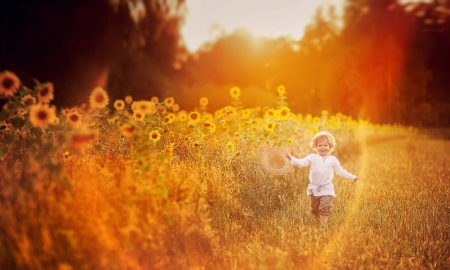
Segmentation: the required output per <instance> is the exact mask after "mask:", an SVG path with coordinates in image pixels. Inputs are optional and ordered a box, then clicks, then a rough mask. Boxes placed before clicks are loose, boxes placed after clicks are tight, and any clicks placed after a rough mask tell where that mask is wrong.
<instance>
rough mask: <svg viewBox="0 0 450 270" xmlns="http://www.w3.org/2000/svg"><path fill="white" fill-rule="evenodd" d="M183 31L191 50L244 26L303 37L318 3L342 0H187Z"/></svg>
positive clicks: (257, 32)
mask: <svg viewBox="0 0 450 270" xmlns="http://www.w3.org/2000/svg"><path fill="white" fill-rule="evenodd" d="M186 3H187V7H188V15H187V17H186V22H185V25H184V27H183V28H182V35H183V38H184V41H185V43H186V46H187V48H188V50H189V51H190V52H195V51H196V50H197V49H198V48H199V47H200V46H201V45H202V44H203V43H205V42H207V41H208V40H214V38H216V37H217V36H218V35H219V34H221V33H227V34H228V33H231V32H233V31H234V30H236V29H242V28H245V29H246V30H247V31H249V32H250V33H252V34H253V35H255V36H264V37H279V36H289V37H291V38H293V39H300V38H301V37H302V36H303V32H304V29H305V26H306V25H307V24H308V23H309V22H311V21H312V18H313V16H314V14H315V12H316V9H317V7H318V6H319V5H323V4H325V5H326V4H330V3H332V4H336V3H337V4H339V3H341V0H227V1H223V0H187V1H186Z"/></svg>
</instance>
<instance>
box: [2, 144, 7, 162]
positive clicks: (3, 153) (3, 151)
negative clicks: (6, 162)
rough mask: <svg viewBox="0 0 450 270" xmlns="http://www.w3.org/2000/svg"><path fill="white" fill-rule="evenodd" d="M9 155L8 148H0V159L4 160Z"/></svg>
mask: <svg viewBox="0 0 450 270" xmlns="http://www.w3.org/2000/svg"><path fill="white" fill-rule="evenodd" d="M6 154H8V148H6V147H5V146H0V159H2V158H4V157H5V156H6Z"/></svg>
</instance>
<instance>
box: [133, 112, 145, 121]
mask: <svg viewBox="0 0 450 270" xmlns="http://www.w3.org/2000/svg"><path fill="white" fill-rule="evenodd" d="M133 118H134V120H135V121H138V122H142V121H144V118H145V114H143V113H142V112H139V111H138V112H134V113H133Z"/></svg>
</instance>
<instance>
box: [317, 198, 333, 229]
mask: <svg viewBox="0 0 450 270" xmlns="http://www.w3.org/2000/svg"><path fill="white" fill-rule="evenodd" d="M332 205H333V196H321V197H320V206H319V213H320V222H321V223H322V226H324V227H328V218H329V217H330V215H331V207H332Z"/></svg>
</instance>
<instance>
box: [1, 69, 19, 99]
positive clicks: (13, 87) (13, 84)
mask: <svg viewBox="0 0 450 270" xmlns="http://www.w3.org/2000/svg"><path fill="white" fill-rule="evenodd" d="M19 86H20V80H19V78H18V77H17V76H16V75H15V74H14V73H12V72H9V71H5V72H2V73H0V95H5V96H13V95H14V94H15V93H16V91H17V89H18V88H19Z"/></svg>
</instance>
